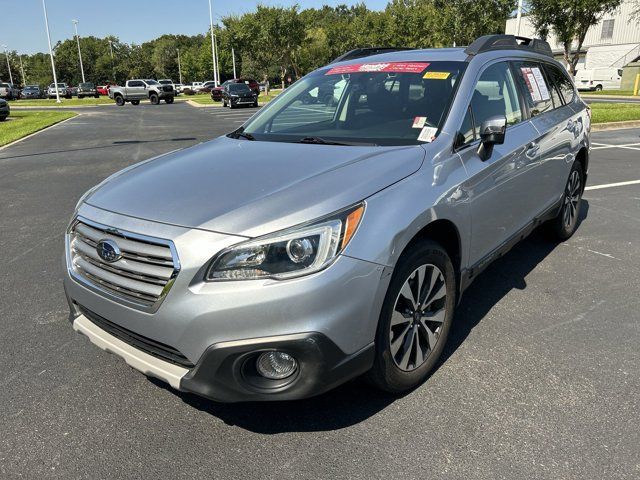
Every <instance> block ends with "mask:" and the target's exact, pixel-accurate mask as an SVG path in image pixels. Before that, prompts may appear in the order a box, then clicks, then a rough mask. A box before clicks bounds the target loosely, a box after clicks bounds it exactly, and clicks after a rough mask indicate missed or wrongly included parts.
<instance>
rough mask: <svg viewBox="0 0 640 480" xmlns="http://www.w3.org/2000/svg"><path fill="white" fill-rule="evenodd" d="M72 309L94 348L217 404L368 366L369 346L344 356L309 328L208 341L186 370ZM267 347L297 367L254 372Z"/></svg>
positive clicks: (325, 386)
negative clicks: (289, 371) (282, 372)
mask: <svg viewBox="0 0 640 480" xmlns="http://www.w3.org/2000/svg"><path fill="white" fill-rule="evenodd" d="M74 311H77V309H76V308H74V307H72V316H71V318H72V322H73V329H74V330H75V331H76V332H78V333H81V334H83V335H85V336H86V337H87V338H88V339H89V340H90V341H91V343H93V344H94V345H96V346H97V347H99V348H101V349H102V350H105V351H107V352H109V353H113V354H115V355H117V356H119V357H121V358H122V359H123V360H124V361H125V362H126V363H127V364H128V365H129V366H131V367H132V368H134V369H136V370H138V371H140V372H142V373H144V374H145V375H147V376H149V377H154V378H158V379H160V380H162V381H164V382H166V383H168V384H169V385H171V387H173V388H175V389H176V390H180V391H183V392H190V393H195V394H197V395H200V396H203V397H206V398H209V399H211V400H215V401H219V402H228V403H232V402H241V401H277V400H294V399H300V398H307V397H311V396H314V395H319V394H321V393H324V392H326V391H328V390H330V389H332V388H333V387H335V386H337V385H339V384H341V383H344V382H345V381H347V380H349V379H351V378H354V377H356V376H358V375H361V374H363V373H365V372H366V371H367V370H369V369H370V368H371V365H372V364H373V356H374V347H373V344H370V345H367V346H366V347H364V348H363V349H361V350H360V351H358V352H356V353H354V354H352V355H347V354H345V353H344V352H343V351H342V350H340V348H338V347H337V346H336V345H335V343H333V342H332V341H331V340H329V339H328V338H327V337H326V336H325V335H323V334H321V333H317V332H309V333H300V334H292V335H282V336H276V337H265V338H256V339H248V340H242V341H236V342H222V343H219V344H216V345H212V346H211V347H210V348H208V349H207V351H206V352H205V353H204V354H203V355H202V358H201V359H200V360H199V361H198V363H197V364H196V365H195V366H193V367H192V368H190V369H189V368H185V367H183V366H180V365H176V364H174V363H171V362H168V361H165V360H162V359H160V358H158V357H157V356H154V355H150V354H149V353H146V352H144V351H143V350H141V349H138V348H135V347H133V346H132V345H130V344H129V343H127V342H125V341H123V340H122V339H120V338H118V337H117V336H115V335H113V334H111V333H109V332H107V331H106V330H103V329H102V328H100V327H99V326H98V325H96V324H94V323H93V322H92V321H91V320H90V319H89V318H87V317H86V316H84V315H82V314H79V315H78V316H74V313H73V312H74ZM271 350H278V351H283V352H286V353H288V354H289V355H292V356H294V357H295V358H296V360H297V362H298V368H297V370H296V372H295V373H294V374H293V375H291V377H289V378H287V379H284V380H282V381H271V380H266V379H264V378H262V377H260V376H259V375H258V374H257V373H256V371H255V368H254V363H255V360H256V358H257V356H258V355H259V354H260V353H261V352H265V351H271Z"/></svg>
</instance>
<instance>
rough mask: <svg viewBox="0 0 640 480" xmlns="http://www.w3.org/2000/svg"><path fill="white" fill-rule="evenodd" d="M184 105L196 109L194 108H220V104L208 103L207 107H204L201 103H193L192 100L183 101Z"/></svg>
mask: <svg viewBox="0 0 640 480" xmlns="http://www.w3.org/2000/svg"><path fill="white" fill-rule="evenodd" d="M184 103H186V104H187V105H191V106H192V107H196V108H211V107H216V108H220V107H222V103H220V104H216V103H210V104H208V105H204V104H202V103H198V102H194V101H193V100H185V101H184Z"/></svg>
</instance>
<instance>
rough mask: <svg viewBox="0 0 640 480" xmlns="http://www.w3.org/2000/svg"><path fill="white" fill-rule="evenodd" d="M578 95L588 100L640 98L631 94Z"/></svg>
mask: <svg viewBox="0 0 640 480" xmlns="http://www.w3.org/2000/svg"><path fill="white" fill-rule="evenodd" d="M580 97H582V98H586V99H588V100H603V99H610V100H640V96H633V95H580Z"/></svg>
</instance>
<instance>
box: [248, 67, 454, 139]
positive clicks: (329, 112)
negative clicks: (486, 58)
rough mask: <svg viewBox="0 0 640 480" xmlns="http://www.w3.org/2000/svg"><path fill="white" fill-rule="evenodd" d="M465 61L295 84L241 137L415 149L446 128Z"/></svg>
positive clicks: (332, 71)
mask: <svg viewBox="0 0 640 480" xmlns="http://www.w3.org/2000/svg"><path fill="white" fill-rule="evenodd" d="M464 67H465V63H464V62H428V61H424V62H391V63H379V62H373V63H365V62H363V63H357V64H350V65H343V66H338V67H327V68H324V69H322V70H319V71H317V72H314V73H312V74H310V75H308V76H306V77H304V78H302V79H301V80H299V81H297V82H295V83H294V84H293V85H292V86H291V87H289V88H288V89H287V90H285V92H284V93H282V94H281V95H279V96H278V97H277V98H276V100H274V101H272V102H271V103H270V104H268V106H267V107H265V108H264V109H263V110H262V111H261V112H260V113H259V114H258V115H257V116H256V117H255V118H254V119H253V120H251V121H249V123H247V125H246V126H245V128H244V130H243V132H244V133H246V134H250V135H251V136H252V137H253V138H254V139H255V140H263V141H279V142H300V141H301V140H307V141H308V140H309V139H315V140H316V142H313V143H323V141H327V143H328V142H335V143H354V144H355V143H367V144H375V145H416V144H419V143H422V142H429V141H432V140H433V139H434V138H435V136H436V135H437V132H438V128H439V127H440V126H441V125H442V123H443V122H444V119H445V117H446V114H447V112H448V110H449V105H450V103H451V100H452V98H453V95H454V92H455V90H456V87H457V84H458V82H459V80H460V78H461V77H462V73H463V71H464Z"/></svg>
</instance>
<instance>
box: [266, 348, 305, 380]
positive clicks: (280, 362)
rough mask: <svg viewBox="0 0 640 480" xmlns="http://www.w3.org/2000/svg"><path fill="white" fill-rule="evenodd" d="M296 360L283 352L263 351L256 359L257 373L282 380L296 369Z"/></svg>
mask: <svg viewBox="0 0 640 480" xmlns="http://www.w3.org/2000/svg"><path fill="white" fill-rule="evenodd" d="M297 367H298V362H296V359H295V358H293V357H292V356H291V355H289V354H287V353H284V352H265V353H262V354H261V355H260V356H259V357H258V360H257V361H256V369H257V370H258V373H259V374H260V375H262V376H263V377H265V378H269V379H271V380H282V379H283V378H287V377H289V376H291V375H293V373H294V372H295V371H296V368H297Z"/></svg>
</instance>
